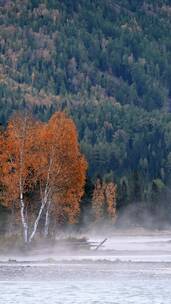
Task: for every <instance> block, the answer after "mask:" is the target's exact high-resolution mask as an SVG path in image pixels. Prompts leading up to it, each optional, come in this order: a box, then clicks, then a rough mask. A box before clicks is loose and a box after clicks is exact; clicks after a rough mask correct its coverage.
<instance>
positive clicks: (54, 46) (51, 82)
mask: <svg viewBox="0 0 171 304" xmlns="http://www.w3.org/2000/svg"><path fill="white" fill-rule="evenodd" d="M0 17H1V18H0V27H1V28H0V38H1V39H0V53H1V56H0V122H1V123H2V124H3V125H5V123H6V122H7V119H8V118H9V116H10V115H11V113H12V112H13V111H16V110H22V109H24V108H27V109H28V110H33V113H34V114H35V115H36V116H37V117H39V118H40V119H42V120H47V119H48V118H49V117H50V116H51V114H52V113H53V112H54V111H55V110H56V109H60V110H66V111H67V112H68V113H69V114H70V115H71V116H72V117H73V118H74V120H75V122H76V125H77V127H78V131H79V138H80V143H81V147H82V150H83V152H84V153H85V155H86V157H87V160H88V162H89V171H88V175H89V177H90V178H91V179H92V180H95V178H96V177H97V175H99V174H100V176H102V177H103V178H104V179H107V180H110V179H111V180H112V179H114V180H115V181H116V182H117V185H118V206H123V205H124V204H129V203H131V202H133V201H143V200H147V201H148V200H149V201H150V202H151V204H152V205H154V204H155V198H154V197H155V195H156V193H157V196H158V197H159V196H160V195H158V192H157V190H156V189H155V187H156V181H157V185H159V180H160V182H161V183H163V185H164V186H165V187H164V188H162V189H161V193H162V194H161V195H165V196H166V201H168V200H169V194H168V193H169V192H168V190H167V191H166V188H167V189H168V187H169V185H170V181H171V176H170V175H171V173H170V172H171V115H170V114H169V112H170V111H171V86H170V83H171V39H170V33H171V22H170V18H171V6H170V1H169V0H148V1H147V0H145V1H143V0H142V1H139V0H136V1H135V0H134V1H132V0H131V1H128V0H122V1H118V0H117V1H110V0H106V1H100V0H95V1H90V0H80V1H74V0H64V1H59V0H48V1H45V0H41V1H40V0H26V1H21V0H14V1H10V0H9V1H5V0H3V1H1V4H0ZM166 192H167V193H166ZM87 197H89V196H87ZM161 197H162V196H160V198H161ZM84 201H87V198H86V197H85V199H84Z"/></svg>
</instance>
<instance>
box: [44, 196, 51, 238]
mask: <svg viewBox="0 0 171 304" xmlns="http://www.w3.org/2000/svg"><path fill="white" fill-rule="evenodd" d="M50 205H51V201H50V200H49V201H48V204H47V210H46V217H45V229H44V237H45V238H47V236H48V234H49V209H50Z"/></svg>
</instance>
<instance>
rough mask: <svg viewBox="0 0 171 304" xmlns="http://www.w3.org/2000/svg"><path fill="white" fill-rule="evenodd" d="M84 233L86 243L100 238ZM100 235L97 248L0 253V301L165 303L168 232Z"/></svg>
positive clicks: (170, 253) (169, 299)
mask: <svg viewBox="0 0 171 304" xmlns="http://www.w3.org/2000/svg"><path fill="white" fill-rule="evenodd" d="M88 237H89V241H91V244H92V245H93V244H94V245H95V244H98V243H100V242H101V241H102V240H103V239H104V236H97V235H95V234H91V235H89V236H88V235H87V238H88ZM106 237H107V241H106V242H105V243H104V245H103V247H101V248H99V250H95V246H92V249H90V250H85V249H82V250H80V251H78V250H76V251H73V250H69V248H63V250H62V249H61V250H57V249H56V248H54V247H53V248H44V250H42V248H41V250H40V249H37V250H35V251H33V252H32V253H31V254H30V255H24V256H23V255H21V254H20V255H18V257H16V255H13V256H12V255H11V256H1V258H0V259H1V263H0V290H1V292H0V304H1V303H2V304H3V303H9V304H35V303H41V304H53V303H54V304H56V303H57V304H58V303H59V304H64V303H66V304H67V303H74V304H81V303H83V304H84V303H86V304H87V303H88V304H89V303H90V304H92V303H93V304H95V303H103V304H105V303H106V304H107V303H108V304H109V303H111V304H114V303H116V304H125V303H135V304H152V303H154V304H170V303H171V288H170V286H171V231H163V232H158V231H156V232H147V231H141V232H138V233H136V232H129V233H128V232H125V233H124V232H117V233H115V234H113V235H107V236H106ZM9 259H10V260H9ZM14 259H15V260H14Z"/></svg>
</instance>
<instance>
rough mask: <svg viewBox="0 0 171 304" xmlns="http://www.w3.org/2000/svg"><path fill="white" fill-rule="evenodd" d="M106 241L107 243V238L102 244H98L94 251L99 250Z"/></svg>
mask: <svg viewBox="0 0 171 304" xmlns="http://www.w3.org/2000/svg"><path fill="white" fill-rule="evenodd" d="M106 241H107V238H105V239H104V240H103V241H102V242H101V243H100V244H98V245H97V247H96V248H95V249H94V250H98V249H99V248H100V247H101V246H102V245H103V244H104V243H105V242H106Z"/></svg>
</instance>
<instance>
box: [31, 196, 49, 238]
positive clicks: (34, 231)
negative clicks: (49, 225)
mask: <svg viewBox="0 0 171 304" xmlns="http://www.w3.org/2000/svg"><path fill="white" fill-rule="evenodd" d="M46 203H47V200H44V201H42V203H41V207H40V209H39V213H38V216H37V218H36V220H35V222H34V226H33V231H32V233H31V235H30V236H29V240H28V242H29V243H31V241H32V239H33V238H34V236H35V234H36V231H37V227H38V224H39V221H40V218H41V215H42V212H43V209H44V207H45V206H46Z"/></svg>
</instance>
